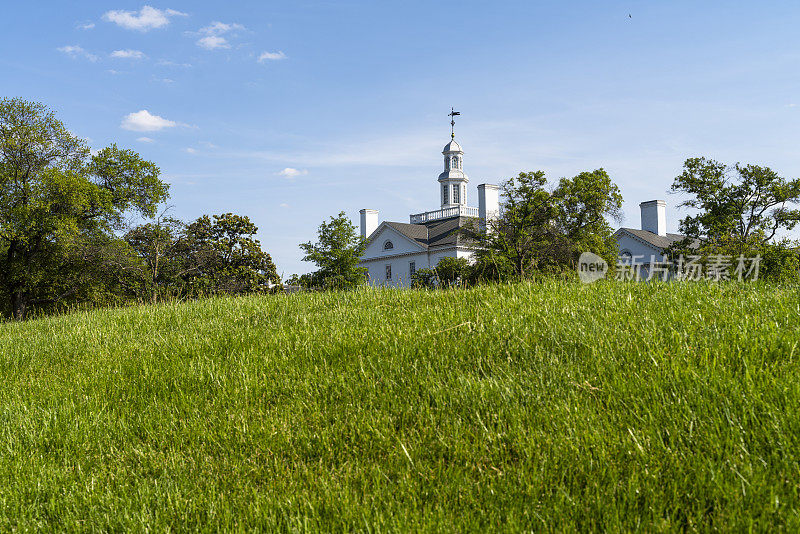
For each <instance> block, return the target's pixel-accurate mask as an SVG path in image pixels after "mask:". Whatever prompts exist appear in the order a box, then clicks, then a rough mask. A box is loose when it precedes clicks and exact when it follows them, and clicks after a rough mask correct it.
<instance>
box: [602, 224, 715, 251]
mask: <svg viewBox="0 0 800 534" xmlns="http://www.w3.org/2000/svg"><path fill="white" fill-rule="evenodd" d="M622 231H625V232H627V233H629V234H631V235H633V237H635V238H637V239H639V240H640V241H644V242H645V243H648V244H650V245H652V246H654V247H656V248H657V249H659V250H664V249H665V248H667V247H668V246H670V245H671V244H673V243H675V242H677V241H681V240H682V239H686V236H685V235H681V234H667V235H665V236H663V235H658V234H654V233H653V232H650V231H648V230H637V229H635V228H620V229H619V230H617V233H619V232H622ZM698 245H699V243H698V242H697V240H695V241H694V242H692V243H691V244H690V245H689V246H690V247H692V248H695V247H697V246H698Z"/></svg>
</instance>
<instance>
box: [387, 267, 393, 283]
mask: <svg viewBox="0 0 800 534" xmlns="http://www.w3.org/2000/svg"><path fill="white" fill-rule="evenodd" d="M386 279H387V280H391V279H392V266H391V265H387V266H386Z"/></svg>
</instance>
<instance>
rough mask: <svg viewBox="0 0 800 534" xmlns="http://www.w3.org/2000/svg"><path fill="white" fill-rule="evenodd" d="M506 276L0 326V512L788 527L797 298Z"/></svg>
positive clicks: (68, 520) (326, 522)
mask: <svg viewBox="0 0 800 534" xmlns="http://www.w3.org/2000/svg"><path fill="white" fill-rule="evenodd" d="M798 293H799V292H798V290H797V289H795V288H793V289H786V288H777V287H768V286H741V285H736V284H730V285H721V286H714V285H712V286H707V285H704V284H699V283H698V284H686V285H680V284H671V285H660V284H658V285H657V284H637V285H633V284H614V283H600V284H596V285H592V286H584V285H579V284H575V283H555V282H548V283H543V284H520V285H513V286H496V287H482V288H477V289H472V290H466V291H442V292H431V293H426V292H418V291H359V292H355V293H328V294H301V295H294V296H288V297H287V296H272V297H252V298H238V299H212V300H205V301H197V302H190V303H186V304H175V305H164V306H156V307H141V308H133V309H121V310H111V311H99V312H94V313H77V314H74V315H69V316H64V317H55V318H48V319H42V320H36V321H30V322H27V323H23V324H11V323H8V324H2V325H0V372H2V378H3V383H2V388H0V432H1V433H2V435H1V436H0V503H2V506H1V507H0V530H4V531H5V530H8V529H10V528H15V527H16V528H19V529H28V528H43V527H44V528H49V529H53V530H61V529H87V530H89V529H112V530H121V529H133V530H141V529H143V528H144V527H150V528H152V529H156V530H164V529H167V528H172V529H177V530H184V529H192V530H194V529H208V530H216V529H250V528H261V529H263V530H274V529H280V530H285V531H288V530H314V531H316V530H325V531H328V530H342V529H347V530H363V531H370V532H383V531H392V530H401V531H406V530H445V531H468V530H479V529H480V530H484V531H489V530H497V529H499V530H511V531H518V530H521V529H536V530H541V529H550V530H556V529H559V530H560V529H562V528H565V527H566V528H570V529H583V530H589V529H591V530H599V529H611V530H617V529H624V530H630V529H637V528H639V529H643V530H646V531H653V530H679V529H680V530H683V529H698V530H712V529H719V530H723V531H729V530H741V529H745V528H748V527H754V528H755V530H767V529H776V528H778V529H779V528H781V527H782V528H785V529H787V530H795V531H796V530H797V529H798V527H800V515H799V514H800V411H799V410H800V370H799V369H798V360H799V359H800V347H798V342H799V341H800V334H799V333H798V326H799V325H800V298H799V297H800V295H799V294H798Z"/></svg>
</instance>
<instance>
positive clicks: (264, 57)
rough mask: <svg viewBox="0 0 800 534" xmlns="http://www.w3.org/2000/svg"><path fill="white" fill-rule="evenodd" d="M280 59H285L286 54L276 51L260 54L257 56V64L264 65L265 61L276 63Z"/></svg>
mask: <svg viewBox="0 0 800 534" xmlns="http://www.w3.org/2000/svg"><path fill="white" fill-rule="evenodd" d="M280 59H286V54H284V53H283V51H281V50H278V51H277V52H261V55H260V56H258V62H259V63H265V62H267V61H277V60H280Z"/></svg>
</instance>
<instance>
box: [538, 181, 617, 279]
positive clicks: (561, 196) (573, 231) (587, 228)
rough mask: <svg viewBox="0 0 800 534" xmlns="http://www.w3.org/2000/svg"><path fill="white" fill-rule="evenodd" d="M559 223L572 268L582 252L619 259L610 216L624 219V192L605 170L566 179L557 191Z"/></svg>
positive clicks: (556, 203)
mask: <svg viewBox="0 0 800 534" xmlns="http://www.w3.org/2000/svg"><path fill="white" fill-rule="evenodd" d="M552 199H553V202H554V205H555V209H556V217H555V225H556V228H557V229H558V231H559V235H560V236H561V238H562V239H563V241H564V243H565V245H564V247H563V249H564V251H565V252H566V256H565V257H563V258H561V259H560V260H561V262H562V263H566V264H568V265H569V267H570V268H574V267H575V266H576V261H577V259H578V257H579V256H580V255H581V253H582V252H585V251H591V252H594V253H595V254H598V255H599V256H602V257H603V258H604V259H605V260H606V261H607V262H608V264H609V265H614V264H615V263H616V260H617V240H616V239H615V238H614V229H613V228H612V227H611V225H610V224H609V222H608V221H609V219H611V220H614V221H617V222H619V221H621V220H622V202H623V200H622V193H621V192H620V190H619V187H617V185H616V184H614V183H613V182H612V181H611V177H610V176H609V175H608V173H607V172H606V171H604V170H603V169H597V170H594V171H592V172H582V173H580V174H578V175H577V176H575V177H573V178H562V179H561V180H560V181H559V183H558V187H556V189H555V190H554V191H553V194H552Z"/></svg>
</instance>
